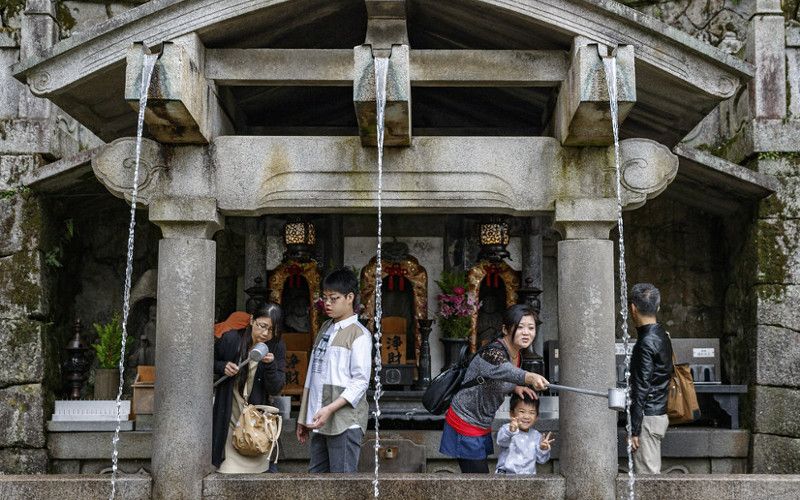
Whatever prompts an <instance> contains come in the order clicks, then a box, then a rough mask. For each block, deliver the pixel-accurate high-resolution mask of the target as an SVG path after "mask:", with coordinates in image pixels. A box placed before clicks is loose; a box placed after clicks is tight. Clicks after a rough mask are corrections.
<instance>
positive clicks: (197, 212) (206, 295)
mask: <svg viewBox="0 0 800 500" xmlns="http://www.w3.org/2000/svg"><path fill="white" fill-rule="evenodd" d="M634 7H635V8H634ZM797 15H798V13H797V3H796V2H786V3H784V4H783V5H781V3H780V2H778V1H777V0H741V1H739V0H719V1H711V0H708V1H707V0H687V1H674V2H663V3H662V2H652V3H650V2H646V1H645V2H637V3H635V5H634V6H633V7H628V6H626V5H623V4H622V3H617V2H614V1H610V0H548V1H544V0H516V1H507V0H453V1H429V0H324V1H323V0H254V1H249V2H241V1H238V0H152V1H149V2H141V1H130V2H108V3H104V2H96V1H89V0H81V1H60V0H58V1H55V0H27V1H22V0H19V1H2V2H0V20H1V21H2V26H0V81H1V82H2V85H0V190H1V191H0V228H2V232H1V233H0V235H2V236H0V422H4V423H5V425H0V472H2V473H4V474H8V475H7V476H0V496H2V497H4V498H7V497H12V498H51V497H52V498H56V497H66V498H70V497H75V496H79V497H82V498H83V497H85V498H94V497H95V496H96V497H98V498H99V497H104V496H107V494H108V491H109V481H108V476H106V475H99V474H97V473H98V472H100V471H101V470H103V469H105V468H106V467H108V465H109V463H110V456H111V450H110V442H111V436H110V434H109V433H103V432H91V433H88V432H87V433H77V432H76V433H63V432H48V428H47V424H46V422H47V420H48V419H49V417H50V414H51V413H52V411H53V408H52V401H53V400H54V399H59V398H62V397H63V395H64V392H63V388H62V387H61V374H60V369H59V367H60V365H61V363H62V361H63V358H64V356H65V355H64V353H63V352H62V351H61V349H62V347H63V346H64V345H65V344H66V343H67V340H68V339H69V337H70V335H71V332H72V325H73V321H74V320H75V319H76V318H80V319H82V320H83V322H84V324H89V323H92V322H104V321H107V320H108V319H109V318H110V317H111V315H112V314H113V313H114V312H116V311H118V310H121V295H122V282H123V278H124V265H125V240H126V238H127V214H128V205H127V200H129V198H130V191H131V188H132V187H133V168H132V167H133V165H134V157H135V139H134V136H135V129H136V116H137V111H138V103H139V97H140V95H141V93H142V92H144V91H147V92H148V98H149V101H148V106H147V110H146V112H145V124H146V134H145V137H146V138H145V139H144V141H143V144H142V156H141V171H140V174H139V199H138V204H139V208H140V210H139V212H138V214H137V233H136V240H135V244H136V254H135V256H134V281H135V282H139V283H140V285H139V288H138V289H137V290H135V292H134V293H135V294H136V293H140V294H143V295H142V296H145V297H148V298H149V299H150V300H153V301H154V300H156V299H157V309H156V311H157V313H156V316H157V323H156V324H157V326H156V332H157V334H156V335H155V338H157V345H156V347H155V365H156V371H157V377H156V382H155V405H156V413H155V418H154V423H153V428H152V430H151V431H150V430H148V431H135V432H129V433H123V436H122V440H121V443H120V453H121V455H120V456H121V458H122V469H123V471H125V474H122V475H121V476H120V478H121V479H120V481H119V484H118V488H119V490H118V493H119V495H120V497H124V498H151V497H152V498H159V499H167V498H169V499H173V498H203V497H205V498H233V497H234V496H236V497H241V496H242V495H254V494H256V493H257V492H264V491H270V492H271V493H272V492H275V493H274V496H276V497H277V498H283V497H286V498H308V497H309V491H314V492H315V493H314V495H315V496H317V497H320V498H328V497H334V496H342V495H349V496H351V497H358V498H360V497H362V496H363V497H367V496H369V495H371V491H372V490H371V484H370V483H369V480H370V478H369V477H367V476H354V477H342V478H337V479H336V480H335V481H331V480H330V478H319V477H313V476H308V475H300V474H293V473H287V474H282V475H278V476H269V475H263V476H257V477H253V476H248V477H247V478H237V477H224V476H220V475H216V474H212V473H211V466H210V453H211V440H210V428H211V418H212V417H211V407H212V386H211V383H212V365H211V362H212V353H213V336H212V334H211V331H212V325H213V323H214V322H215V321H218V320H221V319H224V318H225V317H226V316H227V314H228V313H230V312H232V311H234V310H236V309H242V308H243V303H244V301H245V298H244V290H245V289H247V288H248V287H250V286H251V285H252V283H253V278H254V277H257V276H265V275H266V274H267V271H268V270H269V269H273V268H274V267H275V266H276V265H278V264H279V263H280V254H281V253H282V252H283V248H282V246H281V245H282V243H281V241H280V227H281V225H282V224H283V222H284V221H286V220H287V219H289V218H290V217H298V216H305V217H307V218H311V219H313V220H314V221H315V224H316V227H317V232H318V234H317V239H318V241H317V244H316V250H315V251H316V252H317V254H316V256H315V257H316V260H317V261H318V262H320V263H321V265H322V267H323V268H325V269H327V268H330V267H331V266H333V265H345V264H346V265H354V266H357V267H363V266H366V265H367V264H368V262H369V260H370V258H372V257H373V256H374V252H375V248H374V235H375V227H374V226H375V218H374V213H375V203H376V186H377V170H376V168H377V167H376V164H377V150H376V148H375V145H376V132H375V129H376V128H375V127H376V116H375V99H376V95H375V94H376V91H375V78H374V59H375V58H376V57H388V58H389V73H388V85H387V113H386V141H385V142H386V145H387V148H386V151H385V157H384V164H385V172H384V179H383V183H384V184H383V189H384V197H383V200H384V208H385V212H386V221H385V228H384V229H385V231H384V234H385V235H386V236H388V237H395V238H397V239H398V241H401V242H405V243H407V244H408V247H409V252H410V253H411V254H414V255H415V257H416V258H418V259H419V263H420V264H421V265H424V266H425V267H426V268H427V270H428V272H427V275H428V297H427V298H428V303H429V310H430V311H431V312H430V317H431V318H433V314H434V312H435V307H434V305H435V299H434V297H435V295H436V293H438V292H437V291H436V290H435V288H434V287H435V284H434V281H433V280H434V279H435V278H437V276H438V274H439V273H440V272H441V270H443V269H444V270H462V271H463V270H465V269H468V268H469V267H470V266H473V265H474V264H475V261H476V256H475V254H476V253H477V252H476V251H475V248H476V247H477V243H476V238H475V237H474V234H473V233H474V226H475V225H476V222H475V221H476V220H478V219H479V218H480V217H482V216H486V215H495V216H503V217H506V218H507V220H512V221H513V223H512V224H511V239H510V240H511V241H510V242H509V249H510V250H511V254H512V257H513V260H511V261H510V266H511V267H512V268H513V269H514V271H516V272H519V275H520V279H521V281H520V283H521V284H522V287H523V290H522V292H524V291H525V290H528V291H531V290H533V291H535V293H533V296H534V299H536V300H539V304H540V305H541V310H542V320H543V323H542V326H541V328H540V333H539V336H538V338H537V344H536V349H537V350H538V351H539V353H540V354H543V353H544V352H543V351H544V350H545V345H544V344H545V341H548V340H550V341H553V340H557V341H558V343H559V349H558V352H559V365H560V374H561V375H560V381H561V382H562V383H564V384H567V385H574V386H582V387H589V388H593V389H597V390H604V389H605V388H608V387H612V386H613V385H614V384H615V382H616V380H617V373H616V368H615V333H614V332H615V331H617V332H618V331H619V328H618V323H617V322H618V318H617V311H618V306H619V304H618V292H616V291H615V290H617V288H616V287H617V284H616V278H615V269H616V266H617V264H616V262H617V261H616V253H615V252H616V250H615V240H616V235H617V232H616V229H615V228H616V224H617V214H616V208H617V205H616V203H617V202H616V198H615V171H614V148H613V138H612V135H611V116H610V112H609V95H608V91H607V85H606V84H607V82H606V73H605V70H604V63H603V60H604V58H607V57H614V58H616V61H617V88H618V94H619V99H618V100H619V119H620V136H621V139H622V141H621V142H620V155H621V158H620V160H621V168H622V188H623V190H622V201H623V205H624V207H625V210H626V213H625V228H626V231H625V239H626V242H627V257H628V258H627V265H628V276H629V281H630V282H635V281H651V282H654V283H656V285H657V286H659V287H660V288H661V289H662V293H663V305H662V313H661V320H662V321H663V322H664V323H665V324H666V325H667V326H668V328H669V329H670V330H671V331H672V333H673V336H674V337H676V338H686V339H709V338H710V339H715V340H716V341H717V342H718V344H716V345H718V346H719V348H718V349H719V351H720V352H719V353H718V354H719V357H720V358H721V361H720V365H719V367H717V371H718V373H716V375H715V376H716V378H717V381H719V382H722V383H724V384H725V385H726V387H728V386H729V387H734V386H736V387H741V386H744V389H743V390H742V391H740V392H741V394H738V393H737V394H738V395H736V396H734V397H733V399H731V397H723V396H719V399H718V400H719V401H722V402H724V403H723V404H724V405H728V404H730V402H731V401H732V400H735V401H737V402H738V410H736V409H734V410H732V412H733V413H732V414H731V413H729V417H730V422H728V424H729V425H727V427H730V428H724V427H726V425H721V424H719V423H718V422H717V423H716V424H715V425H716V426H715V427H709V426H706V427H701V426H696V427H690V428H675V429H671V430H670V432H669V434H668V437H667V441H665V452H664V454H665V466H670V467H671V471H673V472H684V473H689V474H688V475H683V474H681V475H672V474H667V475H664V476H662V477H659V478H642V479H640V480H639V481H638V491H639V495H640V497H641V498H673V497H677V496H678V495H680V497H681V498H684V497H690V498H743V497H748V496H749V497H752V498H773V497H774V498H797V492H798V491H800V478H798V476H797V475H796V474H798V473H800V419H798V418H797V416H796V415H798V414H800V347H798V346H800V333H799V332H800V313H798V311H797V308H796V306H793V305H792V304H797V301H798V300H799V299H800V249H798V245H797V237H798V231H799V230H798V226H797V217H798V204H799V203H800V201H798V200H800V191H798V186H799V185H800V184H799V183H798V181H797V179H798V175H800V146H798V142H797V138H798V137H800V119H798V118H797V117H798V116H800V84H799V82H800V24H798V23H797ZM146 53H157V54H158V61H157V63H156V66H155V70H154V77H153V83H152V85H151V86H150V88H149V89H148V90H145V89H142V88H141V82H140V74H141V68H142V64H143V58H144V55H145V54H146ZM155 276H157V278H156V277H155ZM148 283H149V285H148ZM148 290H149V291H148ZM539 293H541V296H540V297H539V295H538V294H539ZM521 295H524V293H521ZM150 303H152V302H150ZM150 303H148V304H150ZM142 310H143V311H144V312H143V314H145V316H144V319H142V320H141V321H140V323H141V324H139V326H142V325H143V324H144V323H145V322H146V321H147V316H146V314H147V313H146V311H147V310H148V307H147V304H145V305H144V306H143V308H142ZM421 319H424V318H421ZM151 326H152V325H151ZM142 328H144V327H142ZM85 335H87V336H90V335H91V334H90V332H88V330H87V331H86V332H85ZM438 336H439V330H438V326H435V327H434V331H433V334H432V336H431V364H432V367H433V370H432V371H433V374H434V375H435V374H437V373H438V372H439V371H440V370H441V368H442V364H443V361H442V356H443V353H442V349H441V347H440V345H441V343H440V342H438V341H436V339H438V338H439V337H438ZM616 336H617V337H618V336H619V334H617V335H616ZM409 352H413V349H410V351H409ZM714 397H717V396H714ZM737 398H738V399H737ZM725 408H727V409H728V410H730V408H731V407H730V406H726V407H725ZM558 410H559V412H558V413H559V415H560V418H559V419H558V422H557V433H558V443H559V446H558V449H557V450H555V452H554V455H557V460H556V461H554V462H555V463H554V465H552V466H551V469H549V470H548V469H544V470H545V471H549V473H546V474H542V475H540V476H539V477H536V478H493V477H492V478H473V477H469V478H467V477H463V476H458V475H450V476H447V475H437V474H433V473H434V472H436V471H439V470H446V469H447V466H448V465H447V464H446V463H445V462H446V460H445V457H442V456H441V455H438V452H436V451H435V443H433V442H434V441H436V438H437V436H438V433H437V432H435V431H431V430H411V431H408V432H406V433H405V434H403V432H402V431H401V430H398V431H394V430H392V431H388V432H390V434H397V436H399V437H400V438H403V439H406V440H409V439H410V440H412V441H415V442H416V444H417V445H420V446H423V447H424V446H426V447H427V449H428V451H427V455H428V456H427V458H428V459H427V472H428V473H426V474H404V475H397V474H390V473H387V474H386V476H385V478H384V480H383V486H382V488H383V490H382V491H383V492H384V496H387V495H388V496H389V497H392V498H397V497H401V496H402V497H408V498H435V497H444V496H447V497H455V496H460V497H463V498H474V497H478V496H483V495H488V494H493V495H496V494H498V492H505V493H504V494H506V495H511V496H515V495H518V496H523V494H522V493H521V492H526V493H525V496H527V495H528V494H529V493H528V492H530V494H537V495H538V496H540V497H543V498H598V499H605V498H616V497H623V496H624V495H625V476H623V475H620V476H618V473H619V472H620V471H624V470H626V468H627V462H626V460H625V459H624V458H623V455H622V454H621V452H620V450H623V447H622V446H621V444H620V443H621V439H622V438H621V436H622V434H620V431H619V430H618V427H617V420H616V416H615V414H614V413H612V412H610V411H609V410H608V409H607V408H606V404H605V402H604V401H602V400H597V399H593V398H588V397H582V396H576V395H566V394H565V395H562V396H561V397H560V399H559V406H558ZM739 421H740V422H739ZM734 422H736V423H735V424H734ZM287 427H291V426H287ZM369 437H370V436H369V435H368V436H367V438H369ZM283 440H284V441H285V443H284V453H285V456H286V460H285V462H286V465H285V467H284V468H283V469H282V470H283V471H287V472H290V471H293V470H298V471H299V470H302V463H303V461H304V460H306V457H307V450H304V449H302V448H301V447H300V446H299V445H297V444H296V443H295V442H293V440H292V438H291V433H288V434H286V435H285V436H284V439H283ZM431 443H433V444H431ZM556 452H557V453H556ZM293 460H294V461H293ZM139 469H142V471H141V472H140V473H138V474H136V472H137V470H139ZM45 473H48V474H51V475H45V476H35V475H34V474H45ZM79 473H84V474H86V475H84V476H77V475H76V474H79ZM76 492H79V493H76ZM281 495H283V496H281ZM437 495H439V496H437ZM726 495H728V496H726Z"/></svg>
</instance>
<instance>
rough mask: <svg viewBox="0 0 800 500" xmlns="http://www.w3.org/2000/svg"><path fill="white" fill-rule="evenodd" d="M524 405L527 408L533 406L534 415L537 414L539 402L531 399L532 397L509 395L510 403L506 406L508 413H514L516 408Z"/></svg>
mask: <svg viewBox="0 0 800 500" xmlns="http://www.w3.org/2000/svg"><path fill="white" fill-rule="evenodd" d="M523 403H524V404H526V405H528V406H533V407H534V409H536V414H537V415H538V414H539V400H538V399H533V398H532V397H530V396H528V395H525V397H524V398H521V397H519V396H517V395H516V394H512V395H511V402H510V403H509V404H508V408H509V410H510V411H514V410H516V409H517V406H519V405H520V404H523Z"/></svg>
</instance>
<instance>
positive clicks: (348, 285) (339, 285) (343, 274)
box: [322, 267, 358, 306]
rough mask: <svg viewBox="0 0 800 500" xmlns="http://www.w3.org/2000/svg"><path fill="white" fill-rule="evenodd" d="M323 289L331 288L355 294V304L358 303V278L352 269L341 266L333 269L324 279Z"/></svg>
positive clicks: (343, 293) (334, 290) (342, 292)
mask: <svg viewBox="0 0 800 500" xmlns="http://www.w3.org/2000/svg"><path fill="white" fill-rule="evenodd" d="M322 290H323V291H325V290H331V291H333V292H339V293H341V294H342V295H345V296H347V294H348V293H352V294H353V297H354V299H353V306H355V305H356V304H358V278H356V275H355V273H353V270H352V269H349V268H346V267H341V268H339V269H335V270H333V271H331V272H330V273H329V274H328V275H327V276H325V279H324V280H322Z"/></svg>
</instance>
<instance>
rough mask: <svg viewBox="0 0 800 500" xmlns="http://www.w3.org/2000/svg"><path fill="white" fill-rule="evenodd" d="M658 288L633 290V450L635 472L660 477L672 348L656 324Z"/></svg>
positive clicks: (641, 286) (644, 285) (636, 287)
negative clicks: (634, 340) (634, 341)
mask: <svg viewBox="0 0 800 500" xmlns="http://www.w3.org/2000/svg"><path fill="white" fill-rule="evenodd" d="M660 305H661V294H660V293H659V291H658V288H656V287H655V286H653V285H651V284H650V283H637V284H636V285H634V286H633V288H632V289H631V297H630V309H631V319H632V320H633V323H634V325H636V332H637V337H638V340H637V341H636V344H635V345H634V347H633V355H632V357H631V376H630V388H631V427H632V430H633V432H632V435H633V438H632V439H631V446H632V448H633V451H634V452H635V453H634V456H633V464H634V471H635V472H636V473H639V474H660V473H661V440H662V439H663V438H664V434H666V432H667V426H669V418H668V417H667V393H668V390H669V380H670V376H671V375H672V344H671V342H670V339H669V336H668V335H667V332H666V331H665V330H664V328H662V326H661V325H659V324H658V323H657V321H656V313H657V312H658V308H659V306H660Z"/></svg>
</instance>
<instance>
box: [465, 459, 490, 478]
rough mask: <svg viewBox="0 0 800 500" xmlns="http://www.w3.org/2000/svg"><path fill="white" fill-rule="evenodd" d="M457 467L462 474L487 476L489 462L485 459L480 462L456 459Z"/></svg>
mask: <svg viewBox="0 0 800 500" xmlns="http://www.w3.org/2000/svg"><path fill="white" fill-rule="evenodd" d="M458 466H459V467H460V468H461V472H462V473H464V474H488V473H489V461H488V460H486V459H485V458H483V459H481V460H469V459H466V458H459V459H458Z"/></svg>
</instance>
